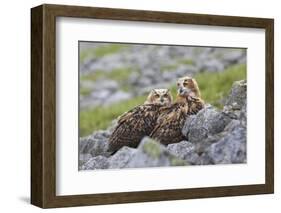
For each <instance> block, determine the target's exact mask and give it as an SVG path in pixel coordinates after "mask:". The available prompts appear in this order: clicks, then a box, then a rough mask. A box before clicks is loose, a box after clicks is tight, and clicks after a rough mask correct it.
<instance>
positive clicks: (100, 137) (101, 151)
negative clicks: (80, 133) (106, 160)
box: [79, 131, 110, 156]
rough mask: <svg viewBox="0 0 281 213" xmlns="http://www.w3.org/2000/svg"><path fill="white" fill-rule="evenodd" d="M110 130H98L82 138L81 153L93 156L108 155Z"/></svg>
mask: <svg viewBox="0 0 281 213" xmlns="http://www.w3.org/2000/svg"><path fill="white" fill-rule="evenodd" d="M109 134H110V133H109V132H108V131H98V132H95V133H94V134H92V135H90V136H89V137H86V138H80V143H79V153H81V154H91V155H92V156H98V155H104V156H108V155H109V153H108V152H107V150H108V138H109Z"/></svg>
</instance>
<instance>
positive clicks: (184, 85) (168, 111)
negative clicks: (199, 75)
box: [150, 77, 204, 144]
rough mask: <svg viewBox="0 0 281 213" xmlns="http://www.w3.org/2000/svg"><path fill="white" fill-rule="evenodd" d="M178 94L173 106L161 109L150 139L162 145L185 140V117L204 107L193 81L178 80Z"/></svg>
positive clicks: (190, 79) (186, 78) (187, 79)
mask: <svg viewBox="0 0 281 213" xmlns="http://www.w3.org/2000/svg"><path fill="white" fill-rule="evenodd" d="M177 86H178V93H177V99H176V102H175V103H174V104H172V105H171V106H169V107H165V108H163V109H161V114H160V115H159V117H158V119H157V121H156V125H155V127H154V129H153V130H152V132H151V134H150V137H152V138H154V139H155V140H157V141H159V142H160V143H162V144H170V143H177V142H180V141H182V140H184V139H185V137H184V135H183V134H182V128H183V126H184V123H185V120H186V118H187V116H189V115H191V114H196V113H197V112H198V111H200V110H201V109H202V108H203V107H204V102H203V101H202V100H201V98H200V90H199V87H198V84H197V82H196V80H195V79H192V78H190V77H184V78H180V79H178V81H177Z"/></svg>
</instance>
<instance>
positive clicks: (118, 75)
mask: <svg viewBox="0 0 281 213" xmlns="http://www.w3.org/2000/svg"><path fill="white" fill-rule="evenodd" d="M132 72H135V71H134V70H133V69H132V68H130V67H122V68H118V69H114V70H111V71H110V72H108V71H104V70H96V71H95V72H93V73H89V74H86V75H82V76H81V77H80V80H81V81H85V80H86V81H94V82H95V81H97V80H99V79H101V78H105V79H111V80H115V81H118V82H120V81H127V80H128V78H129V76H130V75H131V74H132Z"/></svg>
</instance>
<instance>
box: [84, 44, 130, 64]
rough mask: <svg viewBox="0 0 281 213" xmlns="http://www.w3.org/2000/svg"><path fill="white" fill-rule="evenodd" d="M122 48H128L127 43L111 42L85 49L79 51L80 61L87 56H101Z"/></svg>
mask: <svg viewBox="0 0 281 213" xmlns="http://www.w3.org/2000/svg"><path fill="white" fill-rule="evenodd" d="M124 48H128V45H124V44H111V45H105V46H100V47H97V48H95V49H85V50H82V51H81V52H80V61H81V62H83V61H84V60H85V59H88V58H101V57H103V56H106V55H110V54H114V53H117V52H119V51H121V50H123V49H124Z"/></svg>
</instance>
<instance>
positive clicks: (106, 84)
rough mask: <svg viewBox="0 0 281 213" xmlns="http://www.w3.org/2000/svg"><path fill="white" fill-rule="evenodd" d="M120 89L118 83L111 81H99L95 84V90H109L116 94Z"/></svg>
mask: <svg viewBox="0 0 281 213" xmlns="http://www.w3.org/2000/svg"><path fill="white" fill-rule="evenodd" d="M118 89H119V85H118V83H117V82H116V81H114V80H110V79H102V80H98V81H96V82H95V83H94V90H95V91H99V92H100V91H101V90H108V91H109V92H114V91H116V90H118Z"/></svg>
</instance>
